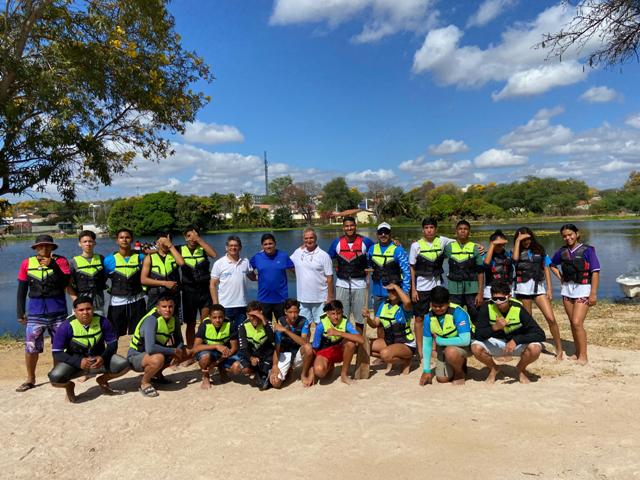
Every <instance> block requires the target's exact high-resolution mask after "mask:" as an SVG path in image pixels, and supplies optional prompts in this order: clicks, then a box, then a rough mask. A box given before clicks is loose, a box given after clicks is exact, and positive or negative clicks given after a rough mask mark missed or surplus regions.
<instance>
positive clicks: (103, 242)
mask: <svg viewBox="0 0 640 480" xmlns="http://www.w3.org/2000/svg"><path fill="white" fill-rule="evenodd" d="M523 224H524V223H519V224H513V225H501V226H500V227H499V228H500V229H502V230H503V231H504V232H505V234H507V235H508V236H510V237H511V238H512V235H513V232H514V230H515V229H516V228H518V227H520V226H522V225H523ZM560 225H561V223H543V224H535V225H529V226H530V227H531V228H532V230H533V231H534V232H536V233H538V232H539V233H540V234H539V239H540V241H541V243H542V244H543V245H544V247H545V249H546V250H547V252H548V253H549V256H551V255H552V254H553V252H555V251H556V249H558V248H559V247H560V246H561V245H562V239H561V238H560V234H559V232H558V229H559V227H560ZM578 227H579V228H580V229H581V233H582V239H583V241H585V242H587V243H589V244H591V245H593V246H595V247H596V251H597V253H598V257H599V259H600V263H601V265H602V272H601V276H600V289H599V298H601V299H605V298H613V297H617V296H620V295H621V293H620V289H619V287H618V285H617V284H616V282H615V279H616V277H617V276H619V275H620V274H622V273H625V272H627V271H629V270H631V269H633V268H636V267H639V266H640V220H617V221H602V222H584V223H580V224H578ZM495 228H496V227H495V226H492V225H482V226H474V227H473V230H472V239H476V240H477V241H479V242H480V243H483V244H484V245H485V246H486V245H487V243H488V236H489V235H490V234H491V233H492V232H493V231H494V230H495ZM359 232H360V233H362V234H363V235H367V236H369V237H370V238H372V239H375V228H362V229H360V230H359ZM474 232H475V233H474ZM340 233H341V228H340V227H339V226H336V229H335V230H325V229H323V230H318V243H319V244H320V246H321V247H322V248H323V249H325V250H326V249H327V248H328V247H329V245H330V243H331V242H332V241H333V239H334V238H335V237H336V236H337V235H339V234H340ZM440 233H441V234H443V235H447V236H453V233H452V227H450V226H449V227H447V226H443V227H441V228H440ZM229 234H230V232H229V233H220V234H212V235H206V236H205V238H206V240H207V242H209V243H210V244H211V245H212V246H213V247H215V248H216V250H217V251H218V253H219V254H224V242H225V239H226V237H227V236H228V235H229ZM262 234H263V232H248V233H240V234H239V236H240V238H241V239H242V244H243V250H242V254H243V256H246V257H251V256H252V255H253V254H254V253H256V252H257V251H258V250H259V249H260V237H261V235H262ZM393 235H394V237H395V238H397V239H398V240H400V241H401V242H402V244H403V245H404V246H405V248H406V249H407V250H408V249H409V246H410V244H411V242H412V241H415V240H417V239H418V238H419V237H420V235H421V232H420V228H419V227H415V228H397V229H394V230H393ZM275 236H276V239H277V242H278V248H279V249H281V250H284V251H286V252H289V253H291V252H293V251H294V250H295V249H296V248H297V247H298V246H299V245H300V244H301V238H302V229H300V230H291V231H286V232H276V234H275ZM140 240H142V241H151V239H150V238H147V237H143V238H141V239H140ZM56 242H57V243H58V245H59V248H58V250H57V251H56V253H57V254H59V255H63V256H66V257H67V258H70V257H72V256H74V255H77V254H78V253H79V247H78V242H77V239H75V238H66V239H58V240H56ZM176 243H180V242H179V241H178V239H176ZM31 244H32V241H30V240H29V241H19V242H6V243H4V244H3V245H2V246H0V265H2V269H1V270H0V334H1V333H5V332H10V333H18V334H20V333H24V327H22V326H21V325H19V324H18V323H17V321H16V284H17V281H16V276H17V271H18V268H19V266H20V262H21V261H22V260H23V259H24V258H25V257H27V256H29V255H31V254H32V252H33V251H32V250H31V249H30V248H29V247H30V245H31ZM115 248H116V247H115V242H114V240H113V239H110V238H101V239H98V245H97V246H96V251H97V252H98V253H101V254H103V255H107V254H109V253H111V252H112V251H113V250H114V249H115ZM256 289H257V286H256V284H255V283H253V282H252V285H251V290H252V291H251V294H250V295H252V298H255V295H256V293H255V292H256ZM554 290H555V298H556V299H558V298H559V293H560V285H559V282H557V281H555V279H554ZM289 293H290V295H295V279H293V277H290V282H289Z"/></svg>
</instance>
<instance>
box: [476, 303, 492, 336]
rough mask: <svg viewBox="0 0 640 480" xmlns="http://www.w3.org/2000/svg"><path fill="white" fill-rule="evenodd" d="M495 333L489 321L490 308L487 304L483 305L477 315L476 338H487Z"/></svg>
mask: <svg viewBox="0 0 640 480" xmlns="http://www.w3.org/2000/svg"><path fill="white" fill-rule="evenodd" d="M493 333H494V332H493V329H492V328H491V323H490V322H489V309H488V308H487V307H486V306H484V307H481V308H480V310H479V311H478V316H477V317H476V338H477V339H478V340H486V339H488V338H491V337H492V336H493Z"/></svg>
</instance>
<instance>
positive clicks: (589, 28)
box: [539, 0, 640, 66]
mask: <svg viewBox="0 0 640 480" xmlns="http://www.w3.org/2000/svg"><path fill="white" fill-rule="evenodd" d="M564 3H565V4H567V5H568V6H569V7H571V6H572V3H575V8H576V15H575V17H574V18H573V20H572V21H571V22H570V23H569V25H567V27H566V28H563V29H561V30H560V31H558V32H552V33H548V34H546V35H544V37H543V38H544V39H543V41H542V42H541V43H540V44H539V46H541V47H542V48H549V49H550V52H551V54H553V55H556V56H558V57H560V58H562V55H564V54H565V53H566V52H567V50H569V49H573V48H575V49H576V50H578V51H579V50H581V49H583V48H589V50H590V52H589V53H588V55H587V60H588V62H589V65H590V66H597V65H601V64H604V65H605V66H606V65H609V66H612V65H615V64H618V63H624V62H626V61H628V60H629V59H630V58H635V59H636V60H638V59H639V58H638V42H640V3H639V2H638V0H578V1H577V2H570V1H565V2H564ZM594 44H597V45H595V46H594Z"/></svg>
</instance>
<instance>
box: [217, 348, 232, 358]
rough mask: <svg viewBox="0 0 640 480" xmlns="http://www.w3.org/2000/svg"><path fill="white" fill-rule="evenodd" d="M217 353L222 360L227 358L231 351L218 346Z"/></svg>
mask: <svg viewBox="0 0 640 480" xmlns="http://www.w3.org/2000/svg"><path fill="white" fill-rule="evenodd" d="M218 351H219V352H220V354H221V355H222V357H223V358H227V357H228V356H229V354H230V353H231V350H229V349H228V348H227V347H225V346H224V345H218Z"/></svg>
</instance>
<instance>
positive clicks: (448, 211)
mask: <svg viewBox="0 0 640 480" xmlns="http://www.w3.org/2000/svg"><path fill="white" fill-rule="evenodd" d="M458 205H459V202H458V199H457V198H456V197H455V196H454V195H451V194H448V193H445V194H443V195H440V196H438V197H436V198H434V199H433V201H431V202H430V203H429V208H428V209H427V213H428V214H429V216H430V217H434V218H436V219H438V220H445V219H447V218H450V217H452V216H453V215H455V214H456V213H457V210H458Z"/></svg>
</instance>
